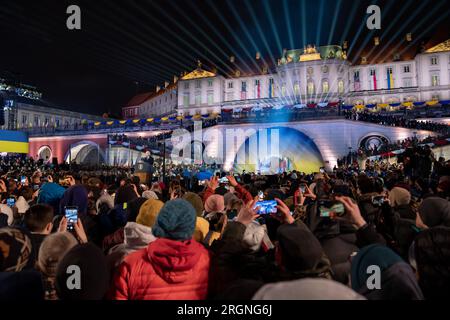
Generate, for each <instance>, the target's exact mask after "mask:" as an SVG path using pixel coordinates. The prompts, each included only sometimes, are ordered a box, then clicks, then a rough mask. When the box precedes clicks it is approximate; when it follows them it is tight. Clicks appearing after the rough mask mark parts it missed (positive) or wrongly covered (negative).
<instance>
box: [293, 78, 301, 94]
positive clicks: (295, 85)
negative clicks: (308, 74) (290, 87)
mask: <svg viewBox="0 0 450 320" xmlns="http://www.w3.org/2000/svg"><path fill="white" fill-rule="evenodd" d="M294 94H295V95H296V96H299V95H300V83H298V81H297V82H295V83H294Z"/></svg>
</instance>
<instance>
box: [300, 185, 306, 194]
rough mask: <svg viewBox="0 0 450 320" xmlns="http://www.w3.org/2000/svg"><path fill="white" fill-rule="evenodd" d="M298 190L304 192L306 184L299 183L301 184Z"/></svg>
mask: <svg viewBox="0 0 450 320" xmlns="http://www.w3.org/2000/svg"><path fill="white" fill-rule="evenodd" d="M300 191H301V192H302V193H305V192H306V185H304V184H301V185H300Z"/></svg>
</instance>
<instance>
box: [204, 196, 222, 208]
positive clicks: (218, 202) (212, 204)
mask: <svg viewBox="0 0 450 320" xmlns="http://www.w3.org/2000/svg"><path fill="white" fill-rule="evenodd" d="M223 210H225V203H224V200H223V196H221V195H219V194H213V195H211V196H209V197H208V199H206V202H205V211H206V212H222V211H223Z"/></svg>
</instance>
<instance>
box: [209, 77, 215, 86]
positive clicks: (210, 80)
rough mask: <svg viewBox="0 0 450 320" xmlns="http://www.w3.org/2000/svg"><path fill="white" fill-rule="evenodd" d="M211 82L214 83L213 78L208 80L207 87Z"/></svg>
mask: <svg viewBox="0 0 450 320" xmlns="http://www.w3.org/2000/svg"><path fill="white" fill-rule="evenodd" d="M213 83H214V80H213V79H209V80H208V87H212V86H213Z"/></svg>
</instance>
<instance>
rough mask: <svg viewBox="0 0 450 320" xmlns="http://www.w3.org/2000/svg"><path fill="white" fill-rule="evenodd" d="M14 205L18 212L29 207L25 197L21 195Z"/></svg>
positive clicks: (23, 211)
mask: <svg viewBox="0 0 450 320" xmlns="http://www.w3.org/2000/svg"><path fill="white" fill-rule="evenodd" d="M15 206H16V208H17V212H18V213H25V212H26V211H27V210H28V209H29V208H30V205H29V204H28V202H27V200H25V198H24V197H22V196H20V197H19V198H18V199H17V201H16V204H15Z"/></svg>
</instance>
